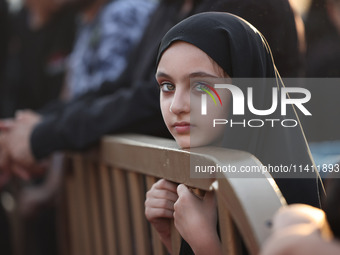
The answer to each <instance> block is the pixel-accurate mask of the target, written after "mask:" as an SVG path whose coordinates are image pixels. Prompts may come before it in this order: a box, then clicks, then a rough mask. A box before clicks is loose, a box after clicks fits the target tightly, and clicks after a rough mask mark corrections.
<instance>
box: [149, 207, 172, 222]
mask: <svg viewBox="0 0 340 255" xmlns="http://www.w3.org/2000/svg"><path fill="white" fill-rule="evenodd" d="M173 214H174V211H173V210H169V209H164V208H153V207H147V208H145V216H146V218H147V219H148V220H149V221H152V220H154V219H157V218H170V219H171V218H173Z"/></svg>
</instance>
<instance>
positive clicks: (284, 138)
mask: <svg viewBox="0 0 340 255" xmlns="http://www.w3.org/2000/svg"><path fill="white" fill-rule="evenodd" d="M278 76H279V75H278V73H277V71H276V67H275V65H274V63H273V60H272V57H271V54H270V49H269V47H268V45H267V44H266V42H265V39H264V38H263V37H262V36H261V34H260V33H259V32H258V31H257V30H256V29H255V28H254V27H253V26H252V25H250V24H249V23H248V22H246V21H244V20H242V19H241V18H239V17H237V16H234V15H231V14H227V13H215V12H210V13H202V14H197V15H194V16H192V17H190V18H187V19H186V20H184V21H182V22H181V23H179V24H178V25H176V26H175V27H173V28H172V29H171V30H170V31H169V32H168V33H167V34H166V35H165V36H164V38H163V39H162V42H161V45H160V48H159V53H158V59H157V73H156V79H157V81H158V83H159V86H160V90H161V92H160V102H161V110H162V114H163V118H164V121H165V123H166V125H167V127H168V129H169V131H170V132H171V134H172V135H173V137H174V138H175V140H176V142H177V143H178V145H179V146H180V147H181V148H189V147H197V146H205V145H215V146H223V147H226V148H232V149H239V150H244V151H248V152H250V153H252V154H253V155H255V156H256V157H257V158H258V159H259V160H260V161H261V162H262V163H263V164H264V165H271V166H280V165H283V166H287V165H288V166H289V165H303V166H311V165H312V160H311V158H310V156H309V151H308V148H307V146H306V142H305V139H304V135H303V132H302V129H301V127H300V125H299V122H298V119H297V116H296V113H295V110H294V109H293V107H292V106H291V105H288V106H287V112H286V115H285V116H282V115H281V111H280V104H278V106H279V107H278V109H277V110H276V111H275V112H274V113H272V114H270V115H268V116H256V115H254V114H252V113H251V112H249V111H248V110H246V109H245V113H244V115H234V114H233V111H234V110H237V109H238V107H236V106H234V102H233V100H235V98H233V100H232V97H231V93H230V91H229V90H227V89H223V88H214V84H216V83H221V81H220V80H219V81H220V82H217V81H218V79H221V78H224V79H226V80H224V82H223V83H225V84H235V86H237V87H238V88H239V89H240V91H242V92H243V94H244V95H247V93H248V91H247V87H252V86H253V94H254V95H253V98H254V108H256V109H269V108H270V106H271V105H272V101H273V97H272V91H273V88H277V89H278V91H279V92H280V91H281V89H282V88H283V85H282V82H280V80H279V79H278V78H277V77H278ZM238 78H248V79H246V80H245V81H246V82H244V80H239V79H238ZM249 78H251V79H249ZM263 78H267V79H263ZM255 84H256V86H254V85H255ZM205 93H207V94H209V93H210V94H212V95H216V96H217V95H218V96H219V101H220V102H219V101H217V102H218V103H219V104H220V105H217V106H216V105H214V102H213V101H212V99H211V98H210V96H206V109H207V114H205V115H204V114H202V109H203V107H202V105H201V102H202V94H205ZM278 94H280V93H278ZM216 96H215V97H216ZM233 96H234V97H235V94H234V95H233ZM248 96H249V95H248ZM209 99H211V100H209ZM280 99H281V98H280V96H278V102H280ZM216 100H217V99H216ZM245 108H246V107H245ZM238 110H239V109H238ZM214 119H228V121H229V122H228V123H230V122H231V121H234V123H235V122H237V123H243V121H244V120H245V123H246V122H247V121H248V120H250V119H262V120H265V119H275V120H276V122H275V125H274V122H272V123H269V124H268V123H266V124H265V125H263V126H262V127H257V128H255V127H251V126H246V125H243V124H242V125H241V124H238V125H234V126H230V125H229V126H228V125H216V127H213V120H214ZM286 119H290V120H295V121H296V123H297V124H296V126H294V127H285V126H282V125H280V123H282V122H281V121H283V120H286ZM277 121H278V122H277ZM277 123H279V125H276V124H277ZM188 171H189V169H188ZM275 177H277V178H275ZM278 177H282V176H281V175H278V176H274V178H275V180H276V182H277V184H278V186H279V188H280V190H281V192H282V194H283V195H284V197H285V198H286V200H287V202H288V203H296V202H300V203H307V204H311V205H314V206H319V204H318V191H317V179H316V174H315V173H311V172H309V173H307V174H306V175H304V176H303V177H308V178H299V179H298V178H295V177H297V176H296V175H295V174H291V175H289V177H291V178H284V179H283V178H278ZM309 177H311V178H309ZM145 206H146V209H145V214H146V217H147V219H148V220H149V221H150V222H151V223H152V225H153V226H154V227H155V228H156V230H157V231H158V233H159V235H160V238H161V240H162V242H163V243H164V244H165V245H166V247H167V248H168V250H169V252H170V253H171V240H170V219H172V218H173V219H174V222H175V226H176V228H177V230H178V231H179V233H180V234H181V236H182V237H183V239H184V240H185V241H186V242H187V243H188V244H189V245H190V247H191V249H192V250H193V252H194V253H195V254H222V251H221V247H220V241H219V238H218V233H217V231H216V218H217V217H216V212H215V211H216V210H215V209H214V207H215V206H216V205H215V200H214V196H213V194H212V193H207V194H206V195H205V196H204V197H203V199H199V198H197V197H196V196H195V195H193V194H192V193H191V192H190V191H189V189H188V188H187V187H186V186H185V185H182V184H181V185H178V186H177V185H176V184H174V183H171V182H168V181H165V180H160V181H158V182H157V183H155V184H154V185H153V187H152V188H151V189H150V191H148V193H147V199H146V202H145ZM202 230H203V231H202ZM185 249H186V248H185V245H184V246H183V245H182V247H181V253H182V254H190V253H191V252H192V251H190V252H187V251H184V250H185Z"/></svg>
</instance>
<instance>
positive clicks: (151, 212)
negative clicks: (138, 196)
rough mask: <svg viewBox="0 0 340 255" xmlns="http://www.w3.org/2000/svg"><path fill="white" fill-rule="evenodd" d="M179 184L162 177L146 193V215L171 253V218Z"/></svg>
mask: <svg viewBox="0 0 340 255" xmlns="http://www.w3.org/2000/svg"><path fill="white" fill-rule="evenodd" d="M176 189H177V184H175V183H172V182H169V181H166V180H164V179H161V180H159V181H157V182H156V183H155V184H154V185H152V187H151V189H150V190H149V191H148V192H147V193H146V200H145V216H146V218H147V219H148V221H149V222H150V223H151V224H152V225H153V226H154V227H155V229H156V230H157V232H158V234H159V235H160V239H161V240H162V242H163V243H164V245H165V246H166V248H167V249H168V251H169V252H170V253H171V219H172V218H173V214H174V203H175V202H176V200H177V198H178V196H177V191H176Z"/></svg>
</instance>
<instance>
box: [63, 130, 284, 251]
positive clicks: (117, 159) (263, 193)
mask: <svg viewBox="0 0 340 255" xmlns="http://www.w3.org/2000/svg"><path fill="white" fill-rule="evenodd" d="M192 164H200V165H207V166H208V165H209V166H217V165H219V166H223V165H225V166H226V165H228V164H233V165H235V166H236V167H237V168H240V167H241V166H242V165H243V166H244V165H249V166H251V165H260V162H259V161H258V160H257V159H256V158H255V157H253V156H252V155H250V154H249V153H245V152H241V151H233V150H227V149H223V148H214V147H210V148H209V147H205V148H197V149H191V150H190V152H189V151H187V150H180V149H178V147H177V145H176V143H175V142H174V141H171V140H167V139H161V138H154V137H147V136H141V135H120V136H107V137H105V138H103V140H102V142H101V145H100V148H99V149H98V150H95V151H94V152H91V153H85V154H79V153H72V154H71V155H70V156H69V164H67V165H68V166H67V167H66V168H67V169H66V175H65V181H64V182H63V183H64V186H63V187H64V188H63V193H64V196H63V197H64V200H63V202H64V203H63V204H64V207H63V208H62V210H61V214H60V224H59V225H60V227H61V233H62V235H61V237H62V242H61V243H62V252H61V253H62V254H63V255H93V254H95V255H104V254H108V255H114V254H120V255H130V254H141V255H142V254H145V255H146V254H155V255H162V254H167V253H166V251H165V249H164V247H163V245H162V244H161V242H160V241H159V238H158V236H157V233H156V232H155V230H154V229H153V228H152V227H150V225H149V224H148V223H147V221H146V219H145V216H144V201H145V193H146V191H147V190H148V189H149V188H150V187H151V186H152V184H153V183H154V182H155V181H156V180H157V179H159V178H165V179H167V180H170V181H173V182H176V183H184V184H186V185H188V186H190V187H192V188H197V189H199V190H203V191H208V190H210V189H211V188H214V189H215V192H216V194H217V204H218V215H219V219H218V224H219V229H220V236H221V241H222V244H223V248H224V251H225V254H238V253H240V252H241V249H242V248H241V246H242V244H241V240H242V242H243V243H244V244H245V246H246V248H247V249H248V251H249V253H250V254H257V253H258V251H259V248H260V245H261V243H262V242H263V241H264V240H265V238H266V237H267V236H268V234H269V233H270V220H271V217H272V216H273V214H274V212H275V211H276V210H277V209H278V208H279V207H280V206H282V204H284V200H283V199H282V196H281V194H280V192H279V191H278V189H277V186H276V184H275V182H274V181H273V180H272V179H271V177H270V176H268V175H265V174H262V173H258V174H257V175H256V176H255V177H256V178H234V177H233V178H230V177H228V174H229V173H222V174H220V175H216V176H215V177H214V178H200V179H198V178H191V176H190V170H189V169H190V166H191V167H192ZM253 177H254V176H253ZM173 230H174V231H173V232H172V241H173V242H172V243H173V254H178V251H179V248H180V242H181V239H180V236H179V235H178V233H177V232H176V230H175V228H174V227H173ZM202 231H204V230H202Z"/></svg>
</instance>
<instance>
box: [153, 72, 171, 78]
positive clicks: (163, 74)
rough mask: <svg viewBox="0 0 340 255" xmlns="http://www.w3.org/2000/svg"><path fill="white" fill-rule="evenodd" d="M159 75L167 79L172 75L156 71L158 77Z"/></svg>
mask: <svg viewBox="0 0 340 255" xmlns="http://www.w3.org/2000/svg"><path fill="white" fill-rule="evenodd" d="M159 77H164V78H167V79H170V78H171V76H170V75H168V74H166V73H163V72H157V73H156V78H159Z"/></svg>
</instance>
